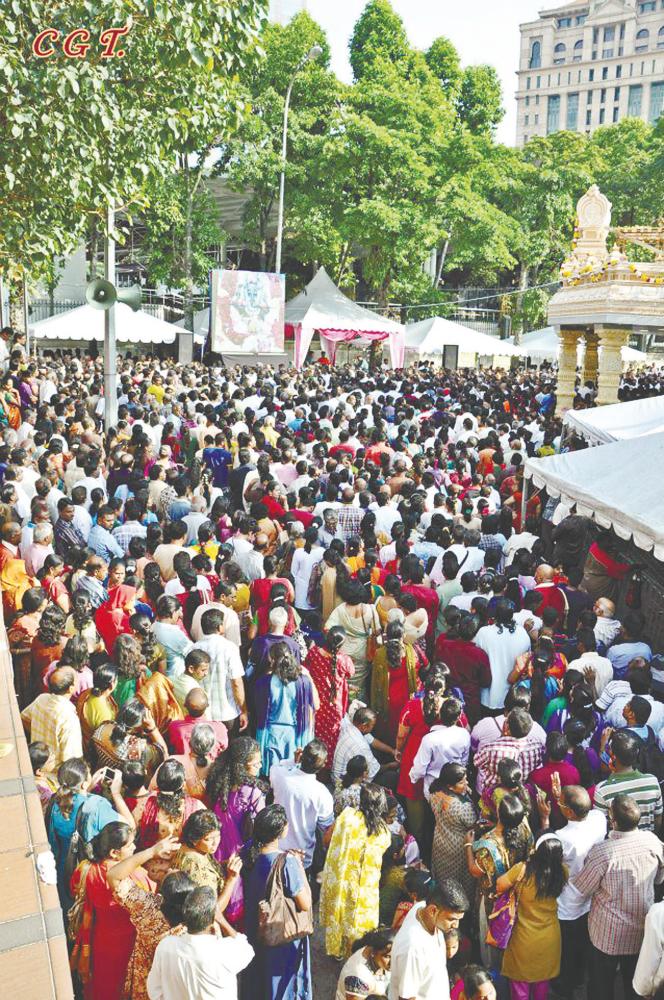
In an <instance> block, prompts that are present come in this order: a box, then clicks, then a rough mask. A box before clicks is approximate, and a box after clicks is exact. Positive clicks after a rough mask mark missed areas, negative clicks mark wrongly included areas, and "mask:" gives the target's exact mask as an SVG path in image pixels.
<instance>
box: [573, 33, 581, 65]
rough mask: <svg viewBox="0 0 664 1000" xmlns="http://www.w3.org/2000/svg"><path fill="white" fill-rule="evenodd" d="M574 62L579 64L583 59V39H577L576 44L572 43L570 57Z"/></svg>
mask: <svg viewBox="0 0 664 1000" xmlns="http://www.w3.org/2000/svg"><path fill="white" fill-rule="evenodd" d="M572 59H573V60H574V62H581V60H582V59H583V39H582V38H579V40H578V42H574V53H573V55H572Z"/></svg>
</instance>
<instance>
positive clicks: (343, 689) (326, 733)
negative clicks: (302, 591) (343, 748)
mask: <svg viewBox="0 0 664 1000" xmlns="http://www.w3.org/2000/svg"><path fill="white" fill-rule="evenodd" d="M345 638H346V631H345V629H343V628H341V626H339V625H337V626H336V627H335V628H331V629H329V631H328V632H326V633H325V645H324V646H323V647H321V646H312V647H311V649H310V650H309V652H308V654H307V658H306V660H305V661H304V665H305V667H306V668H307V670H308V671H309V673H310V674H311V679H312V681H313V682H314V685H315V686H316V690H317V691H318V697H319V699H320V707H319V709H318V711H317V712H316V719H315V733H316V737H317V739H319V740H322V741H323V742H324V743H325V746H326V747H327V767H332V758H333V757H334V751H335V749H336V746H337V741H338V739H339V729H340V727H341V720H342V719H343V717H344V715H345V714H346V712H347V711H348V702H349V698H348V681H349V680H350V678H351V677H352V676H353V674H354V673H355V666H354V664H353V661H352V660H351V658H350V656H348V654H347V653H342V652H341V647H342V646H343V644H344V639H345Z"/></svg>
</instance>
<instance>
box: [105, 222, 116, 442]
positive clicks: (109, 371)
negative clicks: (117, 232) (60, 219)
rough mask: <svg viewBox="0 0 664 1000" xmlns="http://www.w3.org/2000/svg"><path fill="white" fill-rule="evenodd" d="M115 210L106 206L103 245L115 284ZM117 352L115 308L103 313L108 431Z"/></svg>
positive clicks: (113, 406)
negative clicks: (105, 230) (105, 232)
mask: <svg viewBox="0 0 664 1000" xmlns="http://www.w3.org/2000/svg"><path fill="white" fill-rule="evenodd" d="M114 227H115V208H114V206H113V205H112V204H111V205H109V206H108V210H107V215H106V229H107V234H106V241H105V244H104V277H105V279H106V281H110V282H111V284H112V285H114V284H115V240H114V239H113V229H114ZM117 384H118V352H117V344H116V340H115V306H114V305H112V306H111V307H110V309H107V310H106V311H105V313H104V429H105V430H106V431H109V430H110V428H111V427H114V426H115V424H116V423H117V419H118V390H117Z"/></svg>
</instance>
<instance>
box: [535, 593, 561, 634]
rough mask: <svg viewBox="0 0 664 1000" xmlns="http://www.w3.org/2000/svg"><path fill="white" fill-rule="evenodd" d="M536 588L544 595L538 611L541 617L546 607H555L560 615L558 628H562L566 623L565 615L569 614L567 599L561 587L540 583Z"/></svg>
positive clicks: (557, 620) (557, 621) (557, 623)
mask: <svg viewBox="0 0 664 1000" xmlns="http://www.w3.org/2000/svg"><path fill="white" fill-rule="evenodd" d="M535 590H536V591H537V593H538V594H541V595H542V604H541V607H540V609H539V612H538V614H539V616H540V618H541V617H542V612H543V611H544V609H545V608H555V610H556V614H557V615H558V618H557V619H556V629H560V630H562V628H563V625H564V624H565V615H566V614H567V599H566V598H565V595H564V593H563V592H562V590H561V589H560V587H556V586H553V585H551V584H540V585H539V587H535Z"/></svg>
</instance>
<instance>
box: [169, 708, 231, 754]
mask: <svg viewBox="0 0 664 1000" xmlns="http://www.w3.org/2000/svg"><path fill="white" fill-rule="evenodd" d="M200 722H204V723H205V725H206V726H212V728H213V729H214V732H215V736H216V737H217V742H216V743H215V745H214V748H213V750H212V756H213V757H218V756H219V754H220V753H221V752H222V750H225V749H226V747H227V746H228V730H227V729H226V726H225V725H224V724H223V722H213V721H212V720H211V719H201V718H198V719H194V718H193V717H192V716H191V715H188V716H187V718H186V719H176V720H175V722H171V724H170V726H169V727H168V745H169V747H170V748H171V750H172V751H173V753H175V754H182V755H184V754H188V753H189V740H190V739H191V733H192V730H193V728H194V726H197V725H198V724H199V723H200Z"/></svg>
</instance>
